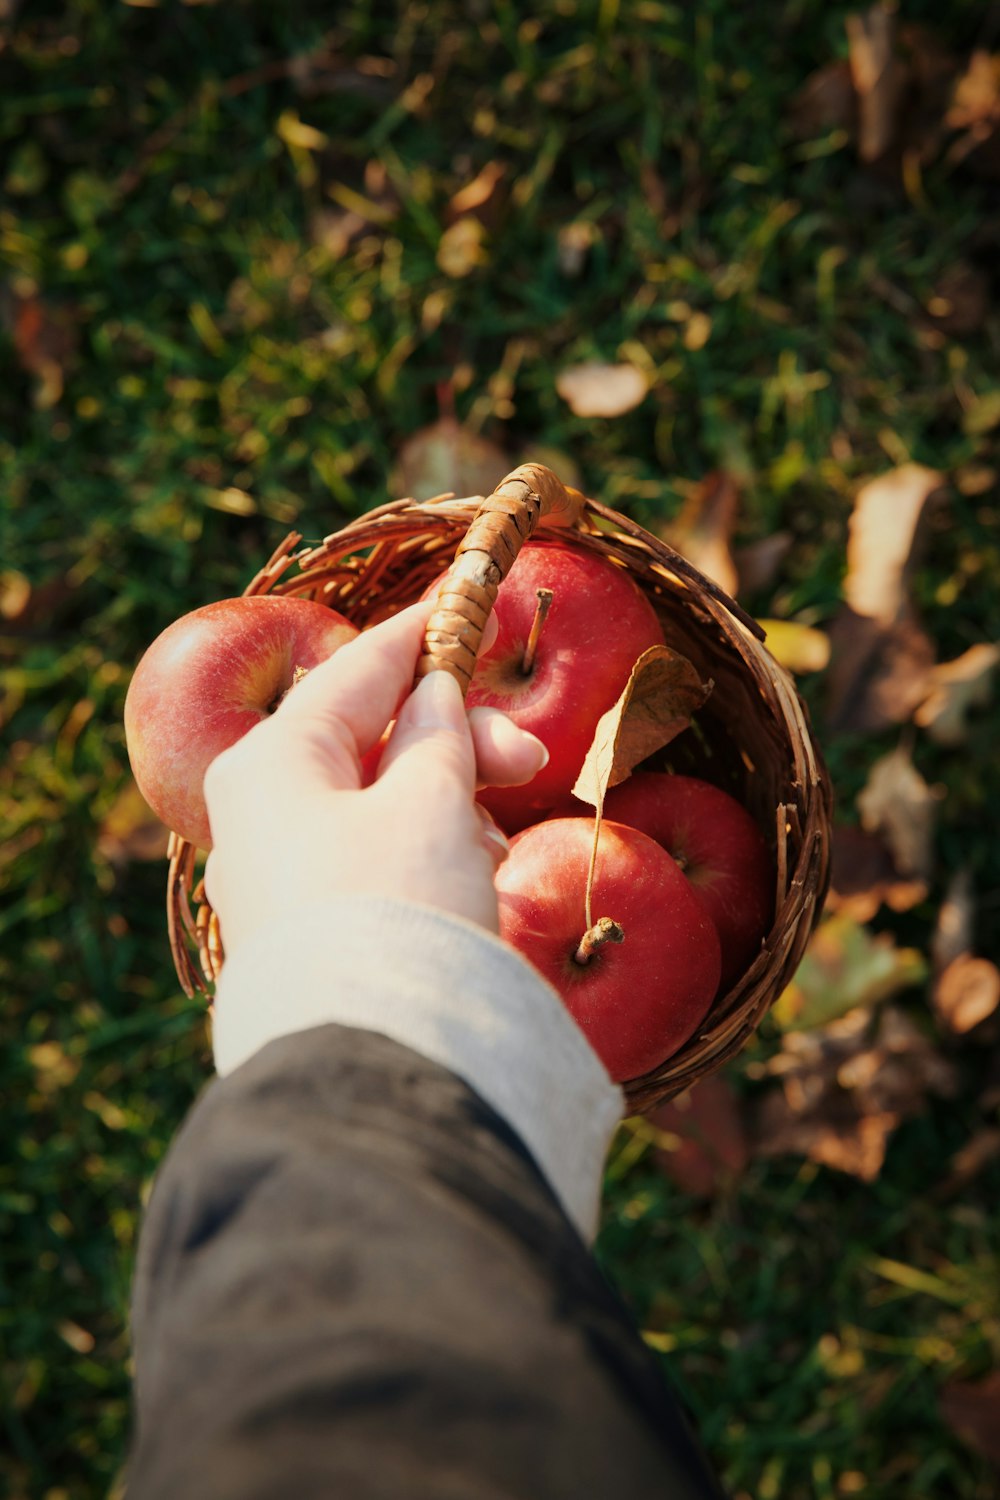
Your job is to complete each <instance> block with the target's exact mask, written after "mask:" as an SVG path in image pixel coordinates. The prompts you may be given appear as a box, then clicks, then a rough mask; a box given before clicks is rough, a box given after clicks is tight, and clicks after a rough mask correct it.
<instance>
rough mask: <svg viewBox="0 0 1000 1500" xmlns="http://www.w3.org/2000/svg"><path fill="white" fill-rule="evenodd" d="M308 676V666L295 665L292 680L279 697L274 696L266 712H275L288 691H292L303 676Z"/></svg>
mask: <svg viewBox="0 0 1000 1500" xmlns="http://www.w3.org/2000/svg"><path fill="white" fill-rule="evenodd" d="M308 676H309V668H308V667H296V668H295V671H294V672H293V673H292V680H291V682H290V683H289V684H288V686H287V687H286V688H285V691H284V692H283V693H282V694H281V695H280V697H278V698H276V699H275V700H274V703H273V705H272V706H271V708H270V709H269V710H268V712H269V713H272V714H275V713H277V712H278V709H279V708H280V707H281V705H282V704H283V703H284V701H285V699H286V698H287V697H288V695H289V693H290V692H291V691H292V688H293V687H296V686H297V685H298V684H299V683H300V682H301V681H302V679H303V677H308Z"/></svg>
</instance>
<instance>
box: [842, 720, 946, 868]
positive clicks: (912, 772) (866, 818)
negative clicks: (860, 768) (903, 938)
mask: <svg viewBox="0 0 1000 1500" xmlns="http://www.w3.org/2000/svg"><path fill="white" fill-rule="evenodd" d="M941 796H942V793H941V792H940V791H939V790H937V789H936V788H934V787H931V786H928V784H927V782H926V781H925V780H924V778H923V777H922V776H921V774H920V772H919V771H918V770H917V768H916V766H915V765H914V764H913V761H912V760H911V759H910V755H909V752H908V751H906V750H904V749H902V748H900V749H898V750H893V751H891V753H890V754H888V755H883V756H882V757H881V759H879V760H877V761H876V762H875V763H874V765H873V766H872V768H871V770H870V771H869V773H868V780H867V782H866V783H865V786H864V788H863V789H862V791H861V792H860V793H859V794H858V798H857V807H858V811H859V813H860V814H861V824H862V827H863V828H866V829H867V830H868V831H869V832H870V833H882V834H884V835H885V839H886V842H887V843H888V845H889V849H890V851H891V853H892V857H893V859H894V861H895V864H896V868H897V869H898V870H899V872H900V873H901V874H902V875H913V876H915V877H916V878H917V879H918V880H929V879H930V877H931V872H932V869H933V864H934V857H933V837H934V815H935V805H936V804H937V802H939V801H940V799H941Z"/></svg>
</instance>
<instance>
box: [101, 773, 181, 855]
mask: <svg viewBox="0 0 1000 1500" xmlns="http://www.w3.org/2000/svg"><path fill="white" fill-rule="evenodd" d="M169 836H170V835H169V831H168V830H167V828H165V827H164V825H163V824H162V823H161V822H160V820H159V818H158V817H156V815H155V814H154V813H153V812H151V811H150V809H149V807H148V806H147V804H146V801H145V799H144V797H143V795H142V793H141V792H140V791H139V788H138V787H137V786H136V784H135V782H134V781H132V780H131V779H129V780H128V781H126V783H125V785H124V786H123V787H122V790H121V792H120V793H119V795H118V797H117V798H116V799H115V801H114V802H113V803H112V804H111V807H110V808H109V809H108V811H107V812H106V813H105V815H104V821H103V822H102V823H101V826H100V829H99V831H98V835H97V850H98V853H99V854H101V855H103V857H104V858H105V859H106V860H107V861H108V863H109V864H112V865H117V866H119V867H121V866H124V865H127V864H129V863H130V862H131V861H132V860H151V859H164V858H165V857H166V853H167V840H168V838H169Z"/></svg>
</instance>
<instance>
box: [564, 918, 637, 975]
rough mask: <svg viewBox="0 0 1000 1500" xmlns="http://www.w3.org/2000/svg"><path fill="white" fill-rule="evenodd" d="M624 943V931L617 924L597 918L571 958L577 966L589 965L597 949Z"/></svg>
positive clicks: (609, 919)
mask: <svg viewBox="0 0 1000 1500" xmlns="http://www.w3.org/2000/svg"><path fill="white" fill-rule="evenodd" d="M624 941H625V932H624V929H623V928H622V927H620V926H619V925H618V923H617V922H615V921H612V919H611V917H599V918H598V920H597V921H596V922H595V923H594V925H593V927H591V928H590V929H589V930H588V931H587V932H585V933H584V934H583V937H582V938H581V939H580V946H579V948H577V950H576V952H575V953H574V954H573V957H574V959H575V960H576V962H577V963H578V964H589V963H590V960H591V959H592V958H593V956H594V954H595V953H596V952H597V951H598V949H599V948H603V947H604V944H605V943H623V942H624Z"/></svg>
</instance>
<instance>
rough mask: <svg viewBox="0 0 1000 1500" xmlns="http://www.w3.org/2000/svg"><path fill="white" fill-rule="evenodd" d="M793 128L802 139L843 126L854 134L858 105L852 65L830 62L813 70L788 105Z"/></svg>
mask: <svg viewBox="0 0 1000 1500" xmlns="http://www.w3.org/2000/svg"><path fill="white" fill-rule="evenodd" d="M789 117H790V121H791V125H792V129H793V130H794V131H795V134H796V135H797V136H798V137H799V138H800V139H801V140H809V139H811V138H813V137H815V136H819V135H824V134H826V133H827V132H829V131H831V130H843V131H845V132H847V133H848V135H853V134H854V131H855V128H856V123H857V105H856V102H855V96H854V84H853V82H852V80H851V65H850V63H848V62H846V61H839V62H832V63H827V64H826V66H825V67H822V68H818V69H817V70H816V72H815V73H810V75H809V77H808V78H807V79H806V81H805V83H804V84H803V85H802V87H801V88H800V89H799V90H798V91H797V92H796V93H795V94H793V96H792V101H791V104H790V105H789Z"/></svg>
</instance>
